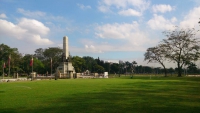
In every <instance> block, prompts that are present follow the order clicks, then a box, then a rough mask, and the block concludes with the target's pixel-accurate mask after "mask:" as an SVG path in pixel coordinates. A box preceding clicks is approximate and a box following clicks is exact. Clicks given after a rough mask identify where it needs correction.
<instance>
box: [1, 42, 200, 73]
mask: <svg viewBox="0 0 200 113" xmlns="http://www.w3.org/2000/svg"><path fill="white" fill-rule="evenodd" d="M62 54H63V51H62V49H60V48H59V47H50V48H46V49H43V48H38V49H36V50H35V53H34V54H21V53H19V51H18V49H17V48H10V47H9V46H8V45H5V44H1V45H0V65H2V68H1V69H0V75H2V73H3V70H4V73H6V74H7V75H8V74H9V72H10V75H13V74H14V73H19V75H27V74H30V72H32V67H31V66H30V61H31V59H32V58H33V71H35V72H37V73H39V74H46V73H49V74H50V73H51V60H52V73H55V71H56V68H57V67H58V65H59V63H60V62H62ZM69 59H70V61H71V62H72V64H73V66H74V68H75V71H76V72H77V73H81V72H84V71H86V70H89V71H90V72H91V73H103V72H109V73H110V74H131V73H137V74H148V73H155V74H162V73H164V69H163V68H160V67H156V68H155V67H149V66H142V65H138V64H137V63H136V61H133V62H129V61H125V62H122V61H121V62H119V63H112V62H105V61H103V60H101V59H100V58H99V57H98V58H93V57H90V56H84V57H79V56H71V55H70V58H69ZM182 71H183V72H184V69H183V70H182ZM167 72H168V73H169V74H174V73H176V72H177V68H175V69H173V68H169V69H167ZM199 72H200V70H199V69H197V66H196V65H195V64H191V65H189V66H188V70H187V73H192V74H195V73H199Z"/></svg>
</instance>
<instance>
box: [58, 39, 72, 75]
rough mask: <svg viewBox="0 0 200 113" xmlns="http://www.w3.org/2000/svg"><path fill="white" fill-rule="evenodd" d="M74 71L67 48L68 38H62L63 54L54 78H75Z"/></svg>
mask: <svg viewBox="0 0 200 113" xmlns="http://www.w3.org/2000/svg"><path fill="white" fill-rule="evenodd" d="M75 74H76V72H75V69H74V67H73V66H72V62H71V59H70V55H69V47H68V37H67V36H64V37H63V54H62V61H61V62H60V64H59V66H58V67H57V70H56V75H55V76H56V78H74V77H75Z"/></svg>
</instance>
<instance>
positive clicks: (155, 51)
mask: <svg viewBox="0 0 200 113" xmlns="http://www.w3.org/2000/svg"><path fill="white" fill-rule="evenodd" d="M163 49H164V46H163V45H159V46H156V47H150V48H148V49H147V51H146V53H145V54H144V56H145V58H144V60H145V61H148V63H155V62H158V63H160V64H161V65H162V67H163V68H164V72H165V76H167V70H166V67H165V64H164V61H166V57H165V51H164V50H163Z"/></svg>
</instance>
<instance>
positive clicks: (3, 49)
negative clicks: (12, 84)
mask: <svg viewBox="0 0 200 113" xmlns="http://www.w3.org/2000/svg"><path fill="white" fill-rule="evenodd" d="M9 56H10V57H9ZM21 57H22V55H21V54H20V53H19V52H18V49H17V48H11V47H9V46H8V45H5V44H0V63H3V62H6V65H7V66H6V68H5V72H6V73H8V72H9V70H10V74H11V75H12V74H13V73H14V72H17V71H19V70H21V69H20V67H19V64H20V62H21V60H20V59H21ZM1 65H2V64H1ZM8 65H10V67H9V66H8ZM8 68H10V69H8ZM0 70H1V69H0Z"/></svg>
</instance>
